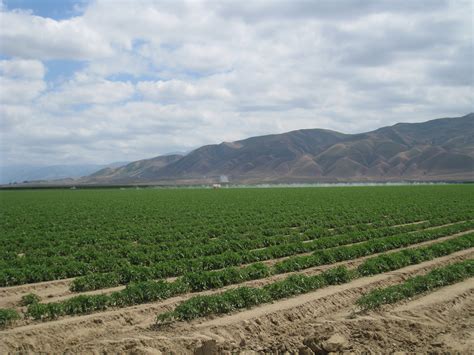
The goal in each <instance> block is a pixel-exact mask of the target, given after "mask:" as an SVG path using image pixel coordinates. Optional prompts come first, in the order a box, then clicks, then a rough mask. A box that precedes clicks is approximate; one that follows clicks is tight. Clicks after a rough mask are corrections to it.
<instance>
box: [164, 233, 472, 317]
mask: <svg viewBox="0 0 474 355" xmlns="http://www.w3.org/2000/svg"><path fill="white" fill-rule="evenodd" d="M471 242H472V240H471ZM443 244H444V245H443V247H442V248H437V249H434V250H433V249H431V246H430V247H424V248H423V249H424V250H425V252H427V251H432V252H431V253H429V252H428V253H427V254H426V255H430V258H431V259H434V258H436V257H439V256H443V255H446V254H450V253H452V252H455V251H457V250H459V249H457V246H459V244H458V245H457V246H456V245H454V244H453V243H452V241H451V240H450V241H447V242H444V243H443ZM461 246H462V245H461ZM430 249H431V250H430ZM399 257H400V254H399V253H393V254H388V255H386V258H387V259H393V260H394V262H392V263H390V264H391V265H392V269H391V270H396V269H398V268H400V267H403V266H400V265H399V264H397V262H396V260H397V259H398V258H399ZM370 260H371V259H369V260H367V261H366V262H364V263H363V264H362V265H360V266H359V267H358V268H357V269H355V270H348V269H347V268H346V267H344V266H339V267H336V268H332V269H329V270H328V271H325V272H323V273H321V274H319V275H315V276H307V275H301V274H296V275H291V276H288V277H287V278H286V279H284V280H282V281H277V282H274V283H271V284H268V285H265V286H263V287H260V288H259V287H239V288H236V289H232V290H229V291H225V292H222V293H219V294H214V295H206V296H195V297H192V298H190V299H189V300H186V301H184V302H182V303H181V304H179V305H178V306H176V307H175V309H174V310H173V311H170V312H165V313H162V314H159V315H158V316H157V323H158V324H163V323H168V322H170V321H175V320H191V319H194V318H198V317H204V316H208V315H211V314H222V313H229V312H232V311H234V310H239V309H242V308H249V307H252V306H255V305H259V304H262V303H268V302H272V301H276V300H279V299H282V298H286V297H291V296H295V295H298V294H303V293H307V292H311V291H314V290H316V289H319V288H321V287H324V286H327V285H334V284H340V283H345V282H348V281H350V280H352V279H355V278H358V277H362V276H363V275H364V274H363V270H366V269H367V267H366V263H367V262H370ZM379 260H380V259H379ZM425 260H426V258H422V259H417V258H413V259H411V262H410V265H414V264H418V263H420V262H422V261H425ZM375 270H381V269H377V268H376V269H375ZM375 270H374V272H375Z"/></svg>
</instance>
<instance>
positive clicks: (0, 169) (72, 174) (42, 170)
mask: <svg viewBox="0 0 474 355" xmlns="http://www.w3.org/2000/svg"><path fill="white" fill-rule="evenodd" d="M126 164H128V162H116V163H111V164H107V165H105V164H104V165H99V164H69V165H49V166H33V165H7V166H0V184H8V183H14V182H16V183H22V182H24V181H38V180H43V181H44V180H57V179H67V178H69V179H71V178H80V177H82V176H87V175H89V174H91V173H93V172H95V171H97V170H98V169H102V168H105V167H110V168H116V167H119V166H122V165H126Z"/></svg>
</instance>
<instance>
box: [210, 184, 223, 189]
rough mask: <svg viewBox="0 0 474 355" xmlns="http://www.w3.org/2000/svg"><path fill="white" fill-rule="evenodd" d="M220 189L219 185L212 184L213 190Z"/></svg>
mask: <svg viewBox="0 0 474 355" xmlns="http://www.w3.org/2000/svg"><path fill="white" fill-rule="evenodd" d="M221 187H222V186H221V184H212V188H213V189H220V188H221Z"/></svg>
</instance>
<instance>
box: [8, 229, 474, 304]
mask: <svg viewBox="0 0 474 355" xmlns="http://www.w3.org/2000/svg"><path fill="white" fill-rule="evenodd" d="M473 231H474V230H469V231H465V232H461V233H457V234H453V235H450V236H447V237H442V238H438V239H435V240H430V241H426V242H422V243H418V244H413V245H410V246H407V247H402V248H397V249H392V250H390V251H387V252H382V253H376V254H372V255H369V256H365V257H362V258H358V259H354V260H349V261H341V262H338V263H334V264H329V265H321V266H316V267H314V268H308V269H305V270H301V271H296V272H290V273H285V274H278V275H274V276H272V277H270V278H266V279H261V280H253V281H248V282H245V283H242V284H239V285H252V286H254V285H257V286H259V285H264V284H266V283H268V282H273V281H276V280H280V279H283V278H285V277H287V276H289V275H291V274H294V273H304V274H315V273H318V272H322V271H324V270H327V269H329V268H332V267H335V266H339V265H346V266H348V267H357V266H358V265H359V264H361V263H362V262H363V261H364V260H366V259H368V258H371V257H375V256H378V255H381V254H384V253H385V254H387V253H394V252H397V251H400V250H402V249H413V248H417V247H420V246H426V245H430V244H434V243H438V242H442V241H445V240H449V239H453V238H456V237H459V236H462V235H464V234H468V233H471V232H473ZM355 244H359V243H353V244H347V246H349V245H355ZM306 254H308V255H311V253H305V254H297V256H302V255H306ZM288 258H289V257H283V258H278V259H272V260H267V261H264V262H263V263H265V264H267V265H268V266H272V265H274V264H276V263H277V262H279V261H283V260H285V259H288ZM244 266H246V265H242V267H244ZM175 279H176V278H175V277H172V278H167V279H166V280H167V281H174V280H175ZM71 280H72V279H70V280H69V281H68V282H69V283H70V281H71ZM60 281H62V280H60ZM52 283H53V284H54V285H55V286H54V287H53V288H46V289H44V290H49V291H48V292H47V293H46V295H45V294H44V293H41V292H35V293H37V294H38V295H39V296H40V297H41V298H42V302H45V303H49V302H58V301H63V300H66V299H68V298H71V297H74V296H77V295H79V294H81V295H97V294H110V293H112V292H115V291H120V290H122V289H124V288H125V286H124V285H122V286H117V287H112V288H107V289H100V290H95V291H88V292H82V293H75V292H71V291H70V290H69V283H68V284H61V283H60V282H56V281H52ZM34 285H38V284H34ZM24 286H27V285H22V287H23V288H24ZM237 286H238V285H231V286H228V287H237ZM53 290H54V291H55V292H52V291H53ZM29 292H32V291H29V290H28V291H26V290H24V291H23V293H15V294H14V295H12V296H9V297H4V298H3V297H2V298H0V307H4V308H18V307H19V302H20V300H21V297H22V296H23V295H24V294H27V293H29Z"/></svg>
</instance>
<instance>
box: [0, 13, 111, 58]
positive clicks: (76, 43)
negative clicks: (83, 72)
mask: <svg viewBox="0 0 474 355" xmlns="http://www.w3.org/2000/svg"><path fill="white" fill-rule="evenodd" d="M0 43H1V50H2V52H3V53H4V54H6V55H9V56H13V57H22V58H34V59H72V60H77V59H92V58H100V57H104V56H110V55H111V54H113V50H112V47H111V45H110V44H109V43H108V42H107V41H106V40H105V39H104V38H102V36H101V35H100V34H99V33H98V32H97V31H95V30H94V29H92V28H90V27H88V26H87V25H85V24H84V21H83V19H82V18H81V17H75V18H72V19H68V20H63V21H56V20H53V19H50V18H43V17H39V16H34V15H32V14H30V13H27V12H19V11H1V12H0Z"/></svg>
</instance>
